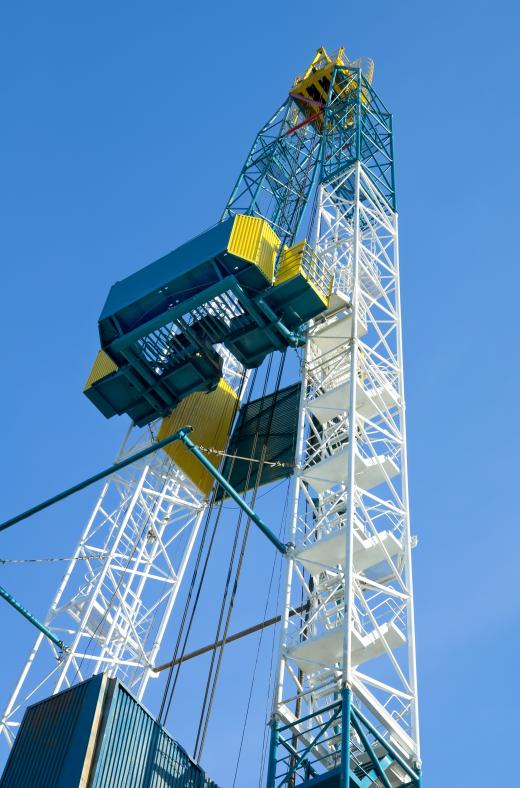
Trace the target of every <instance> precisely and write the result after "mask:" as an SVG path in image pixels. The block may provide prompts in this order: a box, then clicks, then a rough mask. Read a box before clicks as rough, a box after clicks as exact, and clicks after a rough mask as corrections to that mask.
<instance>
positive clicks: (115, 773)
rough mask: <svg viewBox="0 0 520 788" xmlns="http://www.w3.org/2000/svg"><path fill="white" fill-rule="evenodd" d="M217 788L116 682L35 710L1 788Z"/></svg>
mask: <svg viewBox="0 0 520 788" xmlns="http://www.w3.org/2000/svg"><path fill="white" fill-rule="evenodd" d="M80 786H89V788H218V786H217V785H216V783H214V782H213V780H210V779H209V777H208V776H207V775H206V774H205V773H204V772H203V771H202V769H201V768H200V766H198V765H197V764H196V763H195V762H194V761H193V760H192V759H191V758H190V756H189V755H188V753H187V752H186V751H185V750H184V749H183V748H182V747H181V746H180V745H179V744H178V743H177V742H176V741H175V740H174V739H172V737H171V736H170V735H169V733H167V731H166V730H165V729H164V728H163V727H162V726H161V725H159V724H158V723H157V722H156V721H155V720H154V719H153V717H152V716H151V715H150V714H149V713H148V712H147V711H146V709H145V708H144V707H143V706H141V704H140V703H138V702H137V701H136V700H135V698H134V697H133V696H132V695H131V694H130V693H129V692H128V690H127V689H125V687H124V686H123V685H122V684H121V683H120V682H119V681H118V680H117V679H109V678H108V677H107V676H106V675H105V674H99V675H97V676H93V677H92V678H91V679H89V680H88V681H84V682H82V683H81V684H76V685H75V686H74V687H71V688H69V689H66V690H64V691H63V692H60V693H58V694H57V695H52V696H51V697H50V698H47V699H46V700H43V701H41V702H40V703H36V704H34V705H33V706H29V708H28V709H27V710H26V712H25V715H24V718H23V720H22V725H21V728H20V731H19V733H18V735H17V737H16V740H15V743H14V746H13V749H12V750H11V753H10V755H9V760H8V761H7V764H6V767H5V770H4V773H3V775H2V777H1V779H0V788H23V787H24V788H29V787H30V788H80Z"/></svg>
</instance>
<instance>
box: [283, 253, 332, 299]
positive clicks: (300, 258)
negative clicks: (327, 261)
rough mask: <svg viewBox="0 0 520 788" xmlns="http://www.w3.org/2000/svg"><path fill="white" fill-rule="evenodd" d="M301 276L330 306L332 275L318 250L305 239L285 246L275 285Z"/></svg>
mask: <svg viewBox="0 0 520 788" xmlns="http://www.w3.org/2000/svg"><path fill="white" fill-rule="evenodd" d="M296 276H300V277H302V278H303V279H305V281H306V282H308V283H309V285H310V286H311V287H312V289H313V290H314V291H315V292H316V293H317V294H318V296H319V297H320V299H321V300H322V301H323V303H324V304H325V305H326V306H328V305H329V300H330V293H331V290H332V277H331V275H330V273H329V272H328V271H327V270H326V269H325V267H324V265H323V264H322V262H321V261H320V259H319V258H318V256H317V254H316V252H315V251H314V250H313V248H312V247H311V246H309V244H308V243H307V242H306V241H305V240H303V241H300V242H299V243H297V244H295V245H294V246H291V247H290V248H288V247H285V248H284V250H283V252H282V254H281V255H280V262H279V264H278V270H277V272H276V277H275V280H274V286H275V287H276V285H280V284H282V282H287V281H288V280H289V279H294V277H296Z"/></svg>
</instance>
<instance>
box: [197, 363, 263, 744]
mask: <svg viewBox="0 0 520 788" xmlns="http://www.w3.org/2000/svg"><path fill="white" fill-rule="evenodd" d="M271 365H272V354H270V356H269V361H268V366H267V372H266V374H265V377H264V383H263V393H262V396H265V392H266V390H267V384H268V380H269V375H270V371H271ZM260 418H261V410H260V411H259V413H258V414H257V417H256V421H257V425H258V428H259V425H260ZM258 431H259V429H257V430H256V431H255V434H254V439H253V448H252V454H253V455H254V453H255V451H256V443H257V440H258ZM251 471H252V464H251V463H249V465H248V469H247V477H246V482H245V490H247V489H249V482H250V477H251ZM258 472H261V466H259V468H258ZM256 481H257V483H258V475H257V480H256ZM253 505H254V501H253ZM242 517H243V511H242V510H240V511H239V514H238V518H237V525H236V528H235V536H234V540H233V545H232V550H231V557H230V559H229V564H228V574H227V577H226V582H225V586H224V592H223V596H222V601H221V607H220V615H219V619H218V624H217V631H216V636H215V639H214V640H215V642H217V641H218V640H220V630H221V626H222V621H223V617H224V611H225V605H226V600H227V596H228V593H229V586H230V582H231V573H232V569H233V564H234V560H235V554H236V548H237V544H238V537H239V534H240V527H241V523H242ZM248 525H249V522H248ZM225 634H226V636H227V632H226V633H225ZM224 645H225V642H223V645H222V646H221V650H222V648H223V647H224ZM220 653H221V651H219V655H220ZM215 659H216V650H214V651H213V653H212V655H211V662H210V666H209V670H208V676H207V679H206V687H205V690H204V698H203V701H202V706H201V712H200V718H199V725H198V730H197V737H196V740H195V748H194V757H195V759H197V757H198V758H200V754H199V756H197V748H198V746H199V740H200V736H201V731H202V728H203V723H204V717H205V715H206V709H207V702H208V693H209V688H210V685H211V684H212V681H214V676H213V670H214V665H215ZM218 664H219V665H220V662H219V663H218ZM204 730H205V727H204Z"/></svg>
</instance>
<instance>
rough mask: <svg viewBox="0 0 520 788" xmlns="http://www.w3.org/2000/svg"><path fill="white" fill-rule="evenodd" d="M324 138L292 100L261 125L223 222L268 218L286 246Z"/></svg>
mask: <svg viewBox="0 0 520 788" xmlns="http://www.w3.org/2000/svg"><path fill="white" fill-rule="evenodd" d="M320 150H321V136H320V135H319V134H318V133H317V131H316V129H315V128H314V126H313V125H312V124H310V123H308V122H307V121H306V119H305V116H304V115H303V114H302V113H301V111H300V110H299V109H298V107H297V105H296V104H295V102H294V101H293V99H292V98H290V97H289V98H288V99H287V100H286V101H285V102H284V103H283V104H282V106H281V107H280V109H278V110H277V111H276V112H275V114H274V115H273V117H272V118H270V119H269V121H268V122H267V123H266V124H265V125H264V126H263V127H262V128H261V129H260V131H259V132H258V134H257V136H256V139H255V141H254V143H253V146H252V148H251V151H250V152H249V155H248V157H247V159H246V162H245V164H244V167H243V169H242V172H241V173H240V175H239V177H238V180H237V182H236V185H235V187H234V189H233V192H232V194H231V197H230V198H229V201H228V204H227V206H226V208H225V210H224V213H223V215H222V220H224V219H227V218H228V217H229V216H233V215H234V214H236V213H246V214H250V215H252V216H260V217H261V218H263V219H267V220H268V221H269V222H270V224H271V226H272V228H273V230H274V231H275V232H276V233H277V235H278V237H279V238H280V240H281V241H282V245H283V244H287V245H289V246H290V245H291V244H292V242H293V241H294V238H295V236H296V233H297V232H298V229H299V226H300V223H301V220H302V217H303V213H304V210H305V206H306V205H307V202H308V199H309V194H310V192H311V189H312V185H313V181H314V178H315V175H316V173H317V170H318V167H317V165H318V162H319V154H320Z"/></svg>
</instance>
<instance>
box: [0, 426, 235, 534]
mask: <svg viewBox="0 0 520 788" xmlns="http://www.w3.org/2000/svg"><path fill="white" fill-rule="evenodd" d="M191 429H192V428H191V427H183V428H182V429H181V430H179V431H178V432H176V433H174V434H173V435H170V436H169V437H168V438H165V439H164V440H162V441H157V443H152V445H151V446H148V447H147V448H146V449H143V450H142V451H138V452H137V453H136V454H132V455H131V456H130V457H126V458H125V459H124V460H121V461H120V462H116V463H114V464H113V465H110V466H109V467H108V468H105V469H104V470H102V471H100V472H99V473H96V474H94V476H90V477H89V478H88V479H85V481H82V482H79V484H75V485H73V486H72V487H68V488H67V489H66V490H64V491H63V492H61V493H58V494H57V495H53V496H52V498H48V499H47V500H46V501H43V502H42V503H39V504H37V505H36V506H32V507H31V508H30V509H27V511H25V512H22V513H21V514H17V515H16V516H15V517H11V518H10V519H9V520H5V522H3V523H1V524H0V531H5V530H6V528H11V526H13V525H16V524H17V523H20V522H21V521H22V520H27V519H28V518H29V517H32V516H33V514H38V512H41V511H43V510H44V509H48V507H49V506H53V505H54V504H55V503H59V502H60V501H63V500H64V499H65V498H68V497H69V496H70V495H74V493H77V492H79V491H80V490H84V489H85V487H90V485H91V484H95V483H96V482H99V481H100V480H101V479H104V478H105V477H107V476H111V475H112V474H113V473H117V471H120V470H122V468H126V467H127V465H131V464H132V463H133V462H137V461H138V460H141V459H142V458H143V457H147V456H148V455H149V454H153V453H154V452H156V451H158V450H159V449H164V447H165V446H168V444H170V443H173V442H174V441H178V440H180V439H181V436H182V435H186V434H188V433H189V432H191ZM235 494H236V493H235Z"/></svg>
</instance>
